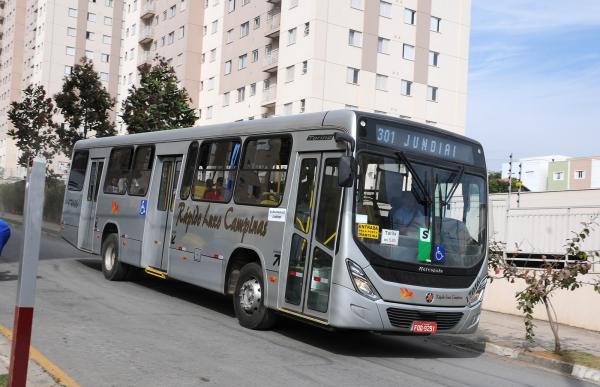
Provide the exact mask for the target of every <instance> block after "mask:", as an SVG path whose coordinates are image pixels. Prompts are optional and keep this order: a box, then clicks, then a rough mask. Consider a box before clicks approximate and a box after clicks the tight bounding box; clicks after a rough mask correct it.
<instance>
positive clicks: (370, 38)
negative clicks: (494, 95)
mask: <svg viewBox="0 0 600 387" xmlns="http://www.w3.org/2000/svg"><path fill="white" fill-rule="evenodd" d="M203 3H204V7H205V11H204V25H203V34H204V36H203V39H202V40H203V44H202V46H203V50H202V62H201V66H202V75H201V86H200V87H201V91H200V98H199V100H200V108H201V118H200V123H216V122H227V121H233V120H243V119H255V118H261V117H268V116H271V115H286V114H297V113H302V112H312V111H322V110H330V109H339V108H357V109H361V110H366V111H375V112H379V113H385V114H390V115H393V116H400V117H403V118H409V119H412V120H416V121H420V122H424V123H429V124H433V125H438V126H440V127H443V128H446V129H449V130H452V131H455V132H458V133H464V127H465V110H466V96H467V68H468V51H469V30H470V10H471V2H470V1H469V0H461V1H457V2H452V3H450V2H446V1H440V0H420V1H417V0H403V1H394V2H391V1H379V0H329V1H308V0H280V1H277V0H268V1H257V0H252V1H250V0H203Z"/></svg>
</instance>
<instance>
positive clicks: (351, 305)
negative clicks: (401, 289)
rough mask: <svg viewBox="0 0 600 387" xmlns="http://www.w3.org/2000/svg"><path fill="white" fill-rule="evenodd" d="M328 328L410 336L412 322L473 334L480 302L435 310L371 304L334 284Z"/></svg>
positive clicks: (443, 331)
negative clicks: (429, 323) (473, 304)
mask: <svg viewBox="0 0 600 387" xmlns="http://www.w3.org/2000/svg"><path fill="white" fill-rule="evenodd" d="M331 290H332V293H333V294H332V297H334V299H335V300H336V302H335V303H332V304H331V305H332V310H331V313H330V320H329V324H330V325H331V326H333V327H336V328H345V329H361V330H371V331H385V332H397V333H407V334H410V333H411V326H412V321H435V322H437V326H438V330H437V332H438V333H453V334H466V333H473V332H475V331H476V330H477V326H478V325H479V315H480V312H481V302H480V303H478V304H477V305H475V306H473V307H468V306H465V307H458V308H454V307H435V306H420V305H412V304H401V303H395V302H387V301H384V300H377V301H372V300H369V299H368V298H366V297H363V296H362V295H360V294H358V293H357V292H356V291H355V290H354V289H348V288H347V287H345V286H341V285H337V284H334V285H333V287H332V289H331Z"/></svg>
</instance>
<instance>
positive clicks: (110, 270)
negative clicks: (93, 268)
mask: <svg viewBox="0 0 600 387" xmlns="http://www.w3.org/2000/svg"><path fill="white" fill-rule="evenodd" d="M128 271H129V267H128V266H127V265H126V264H124V263H122V262H121V261H119V237H118V236H117V234H109V235H108V236H107V237H106V238H105V239H104V242H102V274H104V278H106V279H107V280H109V281H121V280H124V279H125V277H127V272H128Z"/></svg>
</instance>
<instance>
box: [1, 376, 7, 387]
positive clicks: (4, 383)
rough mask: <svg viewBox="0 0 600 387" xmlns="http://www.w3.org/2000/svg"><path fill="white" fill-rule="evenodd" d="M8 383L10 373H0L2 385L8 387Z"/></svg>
mask: <svg viewBox="0 0 600 387" xmlns="http://www.w3.org/2000/svg"><path fill="white" fill-rule="evenodd" d="M7 385H8V375H7V374H2V375H0V387H6V386H7Z"/></svg>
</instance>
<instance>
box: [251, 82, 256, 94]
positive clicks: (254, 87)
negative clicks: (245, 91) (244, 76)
mask: <svg viewBox="0 0 600 387" xmlns="http://www.w3.org/2000/svg"><path fill="white" fill-rule="evenodd" d="M255 95H256V83H252V84H250V97H252V96H255Z"/></svg>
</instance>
